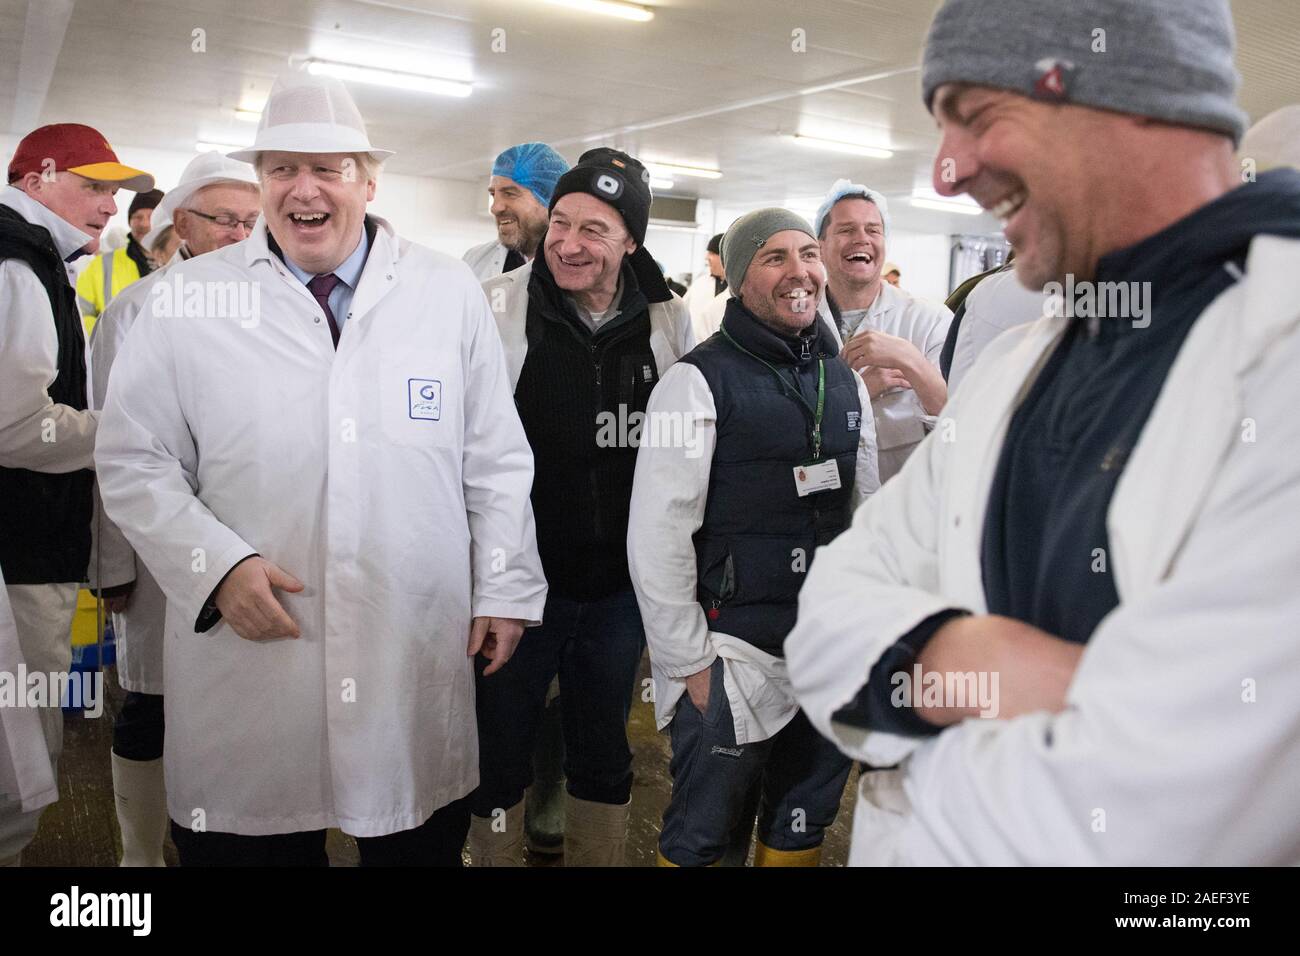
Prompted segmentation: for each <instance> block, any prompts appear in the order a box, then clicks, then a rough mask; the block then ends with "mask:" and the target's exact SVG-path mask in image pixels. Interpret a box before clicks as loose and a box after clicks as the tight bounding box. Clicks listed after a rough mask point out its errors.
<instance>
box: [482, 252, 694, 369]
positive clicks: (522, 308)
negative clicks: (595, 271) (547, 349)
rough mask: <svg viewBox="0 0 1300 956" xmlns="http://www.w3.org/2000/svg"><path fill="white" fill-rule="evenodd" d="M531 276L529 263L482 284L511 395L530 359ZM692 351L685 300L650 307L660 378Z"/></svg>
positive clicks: (653, 342) (653, 340)
mask: <svg viewBox="0 0 1300 956" xmlns="http://www.w3.org/2000/svg"><path fill="white" fill-rule="evenodd" d="M532 274H533V264H532V263H531V262H529V263H527V264H526V265H522V266H520V267H519V268H518V269H513V270H511V271H510V272H506V273H503V274H502V275H499V276H495V277H494V278H491V279H489V280H487V281H486V282H484V283H483V291H484V292H485V293H486V294H487V298H488V302H489V303H490V304H491V307H492V314H493V316H494V317H495V318H496V320H497V329H498V331H499V332H500V333H501V343H502V344H503V345H504V346H505V350H506V368H507V369H508V371H509V375H510V391H511V392H512V393H513V392H514V389H515V386H516V385H517V384H519V373H520V372H522V371H523V368H524V359H525V358H527V356H528V336H527V324H528V280H529V279H530V278H531V276H532ZM693 348H695V337H694V336H693V335H692V334H691V322H690V317H689V316H688V315H687V314H686V307H685V306H684V305H682V300H681V299H679V298H678V297H677V296H676V295H674V296H673V297H672V298H671V299H669V300H668V301H667V302H652V303H650V351H651V353H652V354H653V355H654V357H655V367H656V368H657V369H658V370H659V376H660V377H661V378H662V377H663V375H664V373H665V372H667V371H668V366H670V365H672V364H673V363H674V362H676V361H677V360H678V359H679V358H681V357H682V356H683V355H685V354H686V353H687V352H689V351H690V350H691V349H693Z"/></svg>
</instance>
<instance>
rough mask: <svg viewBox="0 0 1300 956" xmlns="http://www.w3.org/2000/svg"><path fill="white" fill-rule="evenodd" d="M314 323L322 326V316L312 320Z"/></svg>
mask: <svg viewBox="0 0 1300 956" xmlns="http://www.w3.org/2000/svg"><path fill="white" fill-rule="evenodd" d="M312 321H313V322H315V323H316V324H317V325H320V316H319V315H318V316H316V318H314V319H312Z"/></svg>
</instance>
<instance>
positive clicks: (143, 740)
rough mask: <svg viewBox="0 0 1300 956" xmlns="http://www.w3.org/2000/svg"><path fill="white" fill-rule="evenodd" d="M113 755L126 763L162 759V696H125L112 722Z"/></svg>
mask: <svg viewBox="0 0 1300 956" xmlns="http://www.w3.org/2000/svg"><path fill="white" fill-rule="evenodd" d="M113 753H115V754H117V755H118V756H119V757H125V758H126V759H127V760H157V759H158V758H159V757H161V756H162V755H163V695H162V694H137V693H136V692H135V691H133V690H129V691H127V692H126V700H125V701H123V702H122V710H121V712H120V713H119V714H118V715H117V720H115V721H113Z"/></svg>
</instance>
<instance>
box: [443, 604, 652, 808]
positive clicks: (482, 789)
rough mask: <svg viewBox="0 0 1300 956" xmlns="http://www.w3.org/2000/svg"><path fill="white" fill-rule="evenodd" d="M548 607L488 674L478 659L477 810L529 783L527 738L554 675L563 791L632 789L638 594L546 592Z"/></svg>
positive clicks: (608, 798) (614, 798)
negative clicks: (590, 597)
mask: <svg viewBox="0 0 1300 956" xmlns="http://www.w3.org/2000/svg"><path fill="white" fill-rule="evenodd" d="M544 615H545V616H544V619H543V622H542V624H541V625H539V626H538V627H533V628H529V629H528V630H527V631H525V632H524V636H523V640H521V641H520V642H519V647H518V648H517V649H516V650H515V653H514V656H513V657H511V658H510V660H509V662H507V663H506V665H505V667H503V668H501V670H499V671H497V673H495V674H492V675H491V676H490V677H484V676H483V668H484V667H485V666H486V665H487V661H486V660H484V659H483V658H482V657H481V656H480V657H479V658H477V659H476V661H475V667H476V669H477V675H478V680H477V694H478V735H479V787H478V789H477V790H475V791H474V792H473V793H472V794H470V797H469V802H470V810H471V811H472V812H473V813H474V815H475V816H479V817H490V816H492V811H493V810H496V809H503V810H505V809H509V808H510V807H513V806H514V805H515V804H516V803H518V802H519V801H520V800H522V799H523V797H524V790H525V789H527V788H528V786H529V785H530V784H532V782H533V744H534V741H535V740H536V738H537V727H538V724H539V723H540V721H541V719H542V709H543V707H544V706H545V704H546V691H547V688H548V687H550V684H551V681H552V680H553V679H554V678H555V676H556V674H559V677H560V699H561V700H562V701H564V706H563V707H561V708H560V720H561V724H562V726H563V728H564V774H565V776H566V777H567V778H568V785H567V786H568V791H569V793H571V794H572V795H573V796H575V797H577V798H578V799H579V800H590V801H592V802H594V803H611V804H623V803H626V802H627V801H628V798H629V797H630V796H631V794H632V751H631V749H630V748H629V747H628V744H627V716H628V711H629V710H630V709H631V706H632V690H633V684H634V682H635V681H636V669H637V665H638V664H640V662H641V651H642V649H643V648H644V647H645V629H644V628H643V627H642V625H641V610H640V608H638V607H637V603H636V595H635V594H634V593H633V592H632V589H631V588H630V587H629V588H627V589H626V590H623V591H619V592H618V593H616V594H611V595H610V596H609V597H606V598H601V599H600V600H598V601H586V602H580V601H570V600H568V599H567V598H563V597H559V596H558V595H556V594H555V593H554V592H552V593H551V595H550V596H549V597H548V598H547V599H546V610H545V612H544Z"/></svg>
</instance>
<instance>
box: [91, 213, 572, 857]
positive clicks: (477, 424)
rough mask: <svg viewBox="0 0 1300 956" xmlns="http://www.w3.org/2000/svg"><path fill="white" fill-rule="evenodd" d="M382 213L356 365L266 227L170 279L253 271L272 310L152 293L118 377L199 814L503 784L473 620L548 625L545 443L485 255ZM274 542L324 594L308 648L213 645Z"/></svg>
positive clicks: (173, 791) (277, 558)
mask: <svg viewBox="0 0 1300 956" xmlns="http://www.w3.org/2000/svg"><path fill="white" fill-rule="evenodd" d="M376 221H377V223H378V226H379V229H378V231H377V233H376V235H375V238H374V242H373V244H372V246H371V248H370V253H369V257H368V258H367V260H366V265H365V269H364V271H363V272H362V275H361V279H360V281H359V283H358V286H357V289H356V293H355V296H354V297H353V300H352V303H351V307H350V308H351V311H350V312H349V313H348V317H347V320H346V324H345V325H344V327H343V335H342V338H341V340H340V342H339V348H338V351H337V353H336V352H335V349H334V346H333V344H332V343H331V340H330V333H329V328H328V325H327V324H326V322H325V321H324V317H323V315H322V313H321V310H320V308H319V307H318V306H317V304H316V301H315V300H314V299H313V298H312V296H311V294H310V293H309V292H308V291H307V289H306V288H305V287H304V286H303V285H301V284H300V283H299V282H298V281H297V280H296V279H295V278H294V277H293V275H292V274H291V273H290V272H289V270H288V269H287V268H286V267H285V266H284V264H283V263H282V262H280V260H279V259H278V258H276V257H275V256H273V255H272V254H271V253H270V251H269V250H268V247H267V232H266V225H265V221H264V220H263V221H261V222H259V224H258V225H257V227H256V228H255V229H254V230H253V234H252V235H251V236H250V237H249V238H248V239H247V240H245V241H244V242H242V243H238V244H236V245H233V246H228V247H226V248H224V249H220V250H218V251H216V252H213V253H210V254H208V255H205V256H200V257H198V258H196V259H193V260H190V261H189V262H186V263H184V264H182V265H180V266H177V267H175V268H173V269H171V270H169V272H168V274H167V275H166V276H164V277H163V281H162V282H160V283H157V284H155V287H154V288H155V289H159V288H161V287H163V286H164V284H168V285H170V284H172V283H175V282H192V283H199V284H198V285H196V286H194V287H193V288H195V289H199V290H204V289H206V290H211V289H218V288H223V287H222V286H220V285H217V284H219V283H229V282H234V283H237V284H240V286H239V288H241V289H243V290H244V294H245V295H247V296H251V295H252V292H251V291H250V290H254V289H255V290H260V292H259V295H260V309H259V311H258V314H257V315H256V316H253V315H249V314H243V315H241V314H239V313H237V312H236V314H235V315H233V316H232V317H227V318H220V317H205V318H160V317H159V316H157V315H156V314H154V313H153V308H154V305H153V303H154V302H155V301H157V300H155V299H153V298H152V297H151V305H150V309H149V310H148V311H146V313H145V314H142V315H141V316H140V317H139V318H138V319H137V320H136V323H135V327H134V328H133V329H132V330H131V334H130V335H129V336H128V338H127V341H126V343H125V345H124V346H123V348H122V351H121V353H120V354H119V356H118V358H117V361H116V362H115V364H114V367H113V373H112V376H111V379H110V382H109V388H108V396H107V402H106V405H105V409H104V415H103V426H102V428H101V430H100V435H99V442H98V445H97V447H96V463H97V465H98V467H99V478H100V489H101V492H102V494H103V499H104V505H105V509H106V511H107V514H108V516H109V517H110V518H111V519H112V520H113V521H115V522H116V523H117V525H118V526H119V527H120V528H121V529H122V531H123V533H124V534H125V535H126V537H127V539H128V540H129V541H130V543H131V545H132V546H133V547H134V548H135V550H136V552H137V553H138V554H139V556H140V557H141V558H142V559H143V560H144V562H145V564H146V565H147V566H148V567H149V569H150V571H151V572H152V573H153V574H154V576H155V577H156V578H157V580H158V582H159V584H160V585H161V586H162V589H163V592H164V593H165V594H166V596H167V637H166V645H165V654H164V668H165V688H166V697H167V703H166V719H167V748H166V754H165V761H166V773H167V798H168V809H169V811H170V815H171V817H172V819H174V820H176V821H178V822H180V823H181V824H182V825H191V824H192V822H193V821H194V820H195V819H196V818H197V817H198V815H199V814H200V813H201V815H202V818H203V822H204V824H205V825H206V827H207V829H208V830H214V831H226V832H233V833H241V834H250V835H260V834H270V833H284V832H289V831H296V830H313V829H319V828H322V827H334V826H337V827H341V828H342V829H344V830H345V831H346V832H348V833H351V834H353V835H355V836H362V837H366V836H380V835H384V834H389V833H394V832H397V831H399V830H405V829H410V828H412V827H415V826H418V825H420V824H421V823H423V822H424V821H425V820H426V819H427V818H428V817H429V816H430V814H432V813H433V812H434V811H435V810H437V809H439V808H440V807H442V806H445V805H446V804H447V803H449V802H451V801H452V800H455V799H457V798H459V797H462V796H464V795H465V794H467V793H469V792H470V791H471V790H472V789H473V788H474V787H475V786H476V785H477V783H478V746H477V734H476V731H475V715H474V676H473V668H472V662H471V660H470V658H469V657H467V656H466V653H465V649H466V645H467V640H468V635H469V627H470V619H471V616H489V615H490V616H499V617H508V618H521V619H524V620H526V621H529V622H532V623H535V622H537V621H538V620H539V619H540V617H541V613H542V608H543V606H544V604H545V597H546V585H545V582H544V579H543V577H542V571H541V564H540V561H539V560H538V557H537V552H536V541H535V532H534V528H533V519H532V511H531V507H530V505H529V500H528V495H529V489H530V486H531V483H532V454H531V452H530V450H529V448H528V443H527V441H526V439H525V436H524V432H523V428H522V426H521V425H520V423H519V418H518V415H517V414H516V412H515V409H514V405H513V402H512V400H511V394H510V389H509V386H508V383H507V378H506V374H505V364H504V362H503V360H502V352H501V345H500V340H499V338H498V336H497V333H496V329H495V326H494V324H493V322H492V317H491V315H490V313H489V312H488V308H487V302H486V300H485V299H484V298H483V294H482V291H481V290H480V289H479V287H478V283H477V282H475V281H474V277H473V274H472V273H471V272H470V270H469V269H468V268H467V267H466V266H465V265H463V264H462V263H459V262H456V261H455V260H453V259H451V258H448V257H446V256H443V255H441V254H439V253H435V252H432V251H430V250H428V249H425V248H423V247H420V246H417V245H413V244H411V243H408V242H405V241H402V240H399V239H398V238H397V237H396V236H395V235H394V234H393V231H392V228H391V227H390V226H389V225H388V224H387V223H386V222H384V221H383V220H379V219H377V220H376ZM225 288H228V289H229V288H233V287H225ZM253 552H258V553H260V554H261V555H262V556H263V557H264V558H266V559H267V560H269V561H272V562H274V563H275V564H277V565H279V566H280V567H282V568H284V569H285V570H286V571H288V572H289V573H291V574H293V575H295V576H297V577H298V579H299V580H301V581H302V582H303V583H304V584H305V585H306V587H305V589H304V590H303V591H302V592H301V593H298V594H288V593H279V594H278V597H279V599H280V601H281V602H282V604H283V605H284V607H285V609H286V610H287V611H288V613H289V614H290V616H292V617H293V618H294V619H295V620H296V621H297V623H298V625H299V627H300V628H301V631H302V636H301V637H300V638H298V639H296V640H278V641H271V642H261V643H255V642H250V641H245V640H242V639H240V638H239V637H238V636H237V635H236V634H235V633H234V632H233V631H232V630H231V629H230V627H229V625H228V624H226V623H225V622H224V621H222V622H220V623H218V624H217V626H216V627H214V628H213V629H212V630H210V631H208V632H206V633H202V634H198V633H195V622H196V619H197V618H198V616H199V613H200V610H201V609H202V607H203V605H204V602H206V601H207V599H208V596H209V595H210V594H211V593H212V592H213V590H214V589H215V588H216V586H217V584H218V583H219V582H220V581H221V579H222V578H223V577H224V576H225V574H226V573H227V572H228V571H229V570H230V569H231V568H232V567H233V566H234V565H235V564H236V563H237V562H238V561H240V560H241V559H243V558H244V557H246V556H248V555H250V554H252V553H253ZM526 639H527V638H526V637H525V640H526Z"/></svg>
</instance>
